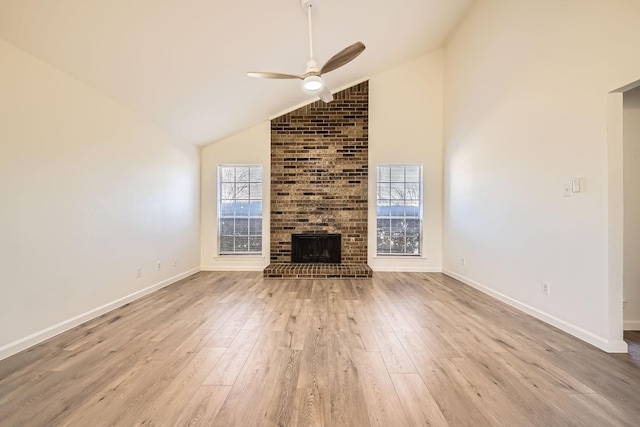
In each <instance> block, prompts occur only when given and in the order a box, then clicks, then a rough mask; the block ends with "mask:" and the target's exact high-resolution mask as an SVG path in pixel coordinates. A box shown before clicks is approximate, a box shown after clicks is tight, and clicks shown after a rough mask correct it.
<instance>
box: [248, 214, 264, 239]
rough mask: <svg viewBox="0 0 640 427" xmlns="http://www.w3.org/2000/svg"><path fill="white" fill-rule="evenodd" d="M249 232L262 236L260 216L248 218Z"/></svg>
mask: <svg viewBox="0 0 640 427" xmlns="http://www.w3.org/2000/svg"><path fill="white" fill-rule="evenodd" d="M249 234H250V235H252V236H255V235H258V236H262V218H251V219H250V220H249Z"/></svg>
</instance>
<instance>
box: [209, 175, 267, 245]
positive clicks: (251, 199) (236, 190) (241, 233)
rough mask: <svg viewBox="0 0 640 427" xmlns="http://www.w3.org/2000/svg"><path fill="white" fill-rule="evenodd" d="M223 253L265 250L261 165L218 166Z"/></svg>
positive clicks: (219, 242) (220, 238)
mask: <svg viewBox="0 0 640 427" xmlns="http://www.w3.org/2000/svg"><path fill="white" fill-rule="evenodd" d="M218 172H219V179H218V182H219V184H220V185H219V191H218V220H219V224H218V245H219V251H220V254H221V255H229V254H261V253H262V166H256V165H250V166H219V168H218Z"/></svg>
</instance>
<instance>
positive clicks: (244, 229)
mask: <svg viewBox="0 0 640 427" xmlns="http://www.w3.org/2000/svg"><path fill="white" fill-rule="evenodd" d="M235 222H236V227H235V230H234V234H235V235H236V236H248V235H249V220H248V219H246V218H236V220H235Z"/></svg>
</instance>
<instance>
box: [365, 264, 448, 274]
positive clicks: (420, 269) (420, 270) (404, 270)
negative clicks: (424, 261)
mask: <svg viewBox="0 0 640 427" xmlns="http://www.w3.org/2000/svg"><path fill="white" fill-rule="evenodd" d="M370 267H371V266H370ZM371 269H372V270H373V271H379V272H394V273H442V269H441V268H437V267H420V266H418V267H407V266H398V265H394V266H375V267H371Z"/></svg>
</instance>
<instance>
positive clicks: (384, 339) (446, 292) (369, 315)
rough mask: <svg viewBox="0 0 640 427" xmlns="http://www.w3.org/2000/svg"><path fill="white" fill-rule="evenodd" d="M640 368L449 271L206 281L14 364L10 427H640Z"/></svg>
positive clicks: (199, 278)
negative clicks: (477, 288) (363, 277)
mask: <svg viewBox="0 0 640 427" xmlns="http://www.w3.org/2000/svg"><path fill="white" fill-rule="evenodd" d="M639 364H640V362H639V361H638V360H634V359H633V358H632V357H631V356H629V355H609V354H606V353H603V352H602V351H600V350H597V349H595V348H594V347H592V346H590V345H588V344H585V343H583V342H581V341H579V340H577V339H575V338H572V337H570V336H568V335H566V334H564V333H562V332H560V331H558V330H557V329H554V328H552V327H550V326H547V325H545V324H543V323H542V322H540V321H537V320H535V319H533V318H532V317H530V316H527V315H525V314H523V313H521V312H519V311H517V310H514V309H512V308H510V307H508V306H506V305H504V304H502V303H500V302H498V301H496V300H494V299H492V298H490V297H488V296H486V295H484V294H481V293H479V292H477V291H475V290H474V289H471V288H469V287H468V286H465V285H463V284H461V283H460V282H458V281H456V280H454V279H451V278H449V277H447V276H444V275H442V274H431V273H375V277H374V278H373V279H372V280H274V279H269V280H265V279H263V278H262V277H261V274H260V273H199V274H197V275H195V276H192V277H190V278H188V279H185V280H183V281H181V282H179V283H177V284H174V285H172V286H170V287H167V288H165V289H163V290H160V291H158V292H156V293H154V294H152V295H149V296H147V297H145V298H143V299H141V300H138V301H136V302H134V303H132V304H129V305H127V306H125V307H122V308H120V309H117V310H115V311H113V312H111V313H108V314H106V315H104V316H102V317H100V318H98V319H95V320H93V321H91V322H88V323H86V324H84V325H82V326H80V327H78V328H75V329H73V330H71V331H69V332H67V333H64V334H62V335H60V336H58V337H55V338H53V339H51V340H49V341H47V342H45V343H42V344H40V345H38V346H36V347H33V348H31V349H29V350H27V351H24V352H22V353H20V354H17V355H15V356H13V357H11V358H8V359H5V360H4V361H1V362H0V425H2V426H45V425H56V426H58V425H61V426H65V425H68V426H82V427H84V426H103V425H104V426H108V425H121V426H133V425H144V426H153V425H166V426H183V425H184V426H187V425H198V426H212V425H215V426H261V425H264V426H278V425H283V426H284V425H294V426H299V425H309V426H322V425H327V426H328V425H343V426H369V425H372V426H386V427H388V426H409V425H432V426H446V425H449V426H474V427H476V426H510V427H511V426H514V427H520V426H638V425H640V369H639Z"/></svg>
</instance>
